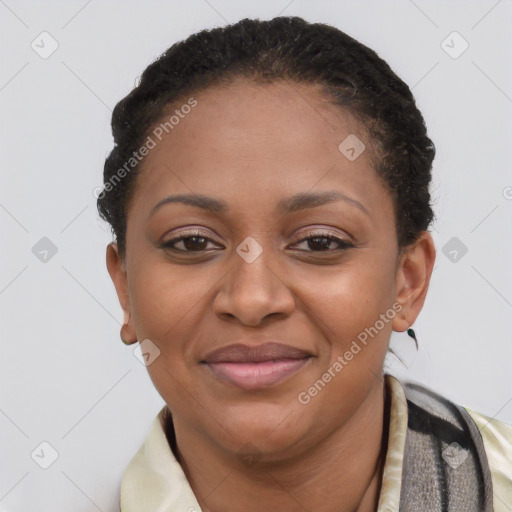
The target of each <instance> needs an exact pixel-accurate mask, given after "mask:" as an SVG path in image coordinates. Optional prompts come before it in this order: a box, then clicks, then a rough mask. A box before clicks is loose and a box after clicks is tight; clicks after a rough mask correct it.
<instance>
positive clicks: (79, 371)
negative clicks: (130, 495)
mask: <svg viewBox="0 0 512 512" xmlns="http://www.w3.org/2000/svg"><path fill="white" fill-rule="evenodd" d="M278 14H282V15H298V16H302V17H304V18H305V19H307V20H308V21H322V22H327V23H331V24H333V25H335V26H337V27H338V28H340V29H342V30H344V31H346V32H347V33H348V34H350V35H352V36H353V37H355V38H356V39H358V40H360V41H361V42H362V43H364V44H366V45H368V46H370V47H371V48H373V49H375V50H376V51H377V52H378V53H379V54H380V55H381V57H383V58H384V59H385V60H387V62H388V63H389V64H390V65H391V67H392V68H393V69H394V70H395V71H396V72H397V74H398V75H399V76H401V78H402V79H403V80H405V81H406V82H407V83H408V84H409V86H410V87H412V89H413V93H414V94H415V97H416V98H417V102H418V105H419V107H420V109H421V111H422V112H423V114H424V117H425V119H426V123H427V127H428V130H429V135H430V136H431V138H432V139H433V140H434V142H435V144H436V146H437V151H438V152H437V156H436V159H435V165H434V185H433V189H432V191H433V197H434V200H435V211H436V214H437V221H436V223H435V224H434V226H433V228H432V232H433V235H434V238H435V241H436V244H437V249H438V257H437V263H436V267H435V271H434V273H433V276H432V282H431V288H430V291H429V295H428V298H427V301H426V305H425V307H424V310H423V312H422V314H421V316H420V318H419V319H418V321H417V322H416V324H415V325H414V327H415V329H416V332H417V335H418V338H419V342H420V351H419V352H418V353H416V352H415V351H414V350H413V343H412V341H411V340H410V338H408V337H407V335H406V334H405V333H404V334H394V335H393V339H392V346H393V347H394V348H395V349H396V350H397V351H398V352H399V353H400V354H401V355H402V357H403V359H404V360H405V362H406V363H407V365H408V367H409V369H405V368H404V367H403V366H402V365H401V364H400V363H398V364H397V362H396V360H395V361H393V360H391V361H390V363H389V365H390V367H391V368H392V369H393V370H394V372H395V373H396V374H398V375H399V376H403V377H408V378H411V379H414V380H417V381H420V382H423V383H425V384H427V385H429V386H430V387H432V388H434V389H436V390H438V391H440V392H442V393H443V394H444V395H446V396H447V397H449V398H451V399H453V400H455V401H456V402H458V403H460V404H462V405H465V406H468V407H471V408H473V409H476V410H478V411H480V412H482V413H484V414H487V415H488V416H492V417H495V418H497V419H500V420H502V421H506V422H508V423H512V386H511V375H512V343H511V341H512V339H511V336H510V318H511V313H512V273H511V272H510V262H511V261H512V242H511V240H512V222H511V219H512V169H511V161H512V156H511V141H512V137H511V136H512V129H511V128H512V121H511V119H512V71H511V70H512V67H511V55H512V52H511V50H512V36H511V31H510V26H511V23H512V3H511V1H507V0H501V1H495V0H492V1H487V0H486V1H483V0H482V1H468V0H465V1H446V0H444V1H425V0H423V1H420V0H415V1H414V2H413V1H411V0H401V1H379V2H377V1H375V2H368V1H358V2H356V1H336V2H335V1H330V2H329V1H318V0H316V1H315V2H312V1H311V2H307V1H300V0H295V1H291V2H290V1H289V0H282V1H277V0H273V1H272V2H270V1H266V0H258V1H252V2H248V1H245V2H234V1H233V2H229V1H226V0H208V1H206V0H190V1H186V2H185V1H168V2H157V1H147V2H143V1H139V2H128V1H124V2H122V1H100V0H92V1H89V2H87V1H80V2H77V1H54V2H50V1H47V2H41V1H37V2H36V1H34V2H28V1H15V0H0V34H1V35H0V38H1V45H0V52H1V63H2V65H1V66H0V105H1V119H2V123H1V134H0V144H1V178H0V179H1V183H0V223H1V240H2V250H1V252H0V258H1V266H0V269H1V274H0V311H1V324H0V325H1V329H0V336H1V360H0V379H1V381H0V429H1V431H0V432H1V441H0V442H1V447H2V452H1V458H0V460H1V463H0V510H2V511H4V512H8V511H33V510H38V511H39V512H46V511H48V512H49V511H51V512H57V511H69V510H73V511H74V512H85V511H93V510H100V511H104V512H107V511H112V512H113V511H116V510H118V507H117V502H118V499H119V496H118V492H119V484H120V479H121V474H122V472H123V470H124V468H125V467H126V465H127V464H128V462H129V460H130V458H131V457H132V456H133V454H134V453H135V451H136V450H137V449H138V448H139V446H140V444H141V443H142V441H143V439H144V437H145V435H146V434H147V432H148V429H149V426H150V424H151V422H152V421H153V419H154V416H155V415H156V413H157V412H158V410H159V409H160V408H161V407H162V405H163V400H162V399H161V398H160V396H159V395H158V394H157V392H156V390H155V389H154V387H153V385H152V383H151V381H150V379H149V377H148V375H147V371H146V368H145V367H144V366H143V365H142V364H141V363H140V362H139V360H137V359H136V358H135V357H134V355H133V349H134V347H133V346H132V347H126V346H124V345H123V344H122V342H121V341H120V339H119V329H120V325H121V320H122V312H121V309H120V307H119V305H118V302H117V296H116V295H115V290H114V287H113V285H112V282H111V280H110V277H109V276H108V273H107V270H106V266H105V247H106V245H107V243H108V242H109V241H110V232H109V228H108V227H107V226H106V225H105V224H104V223H103V221H101V220H100V219H99V217H98V214H97V211H96V203H95V197H94V196H93V190H94V189H95V187H97V186H99V185H100V184H101V181H102V169H103V163H104V159H105V157H106V155H107V154H108V152H109V151H110V150H111V148H112V137H111V134H110V116H111V110H112V108H113V107H114V105H115V104H116V102H117V101H119V100H120V99H121V98H122V97H123V96H124V95H126V94H127V93H128V92H129V91H130V90H131V88H132V87H133V86H134V84H135V80H136V78H137V77H138V76H139V75H140V73H141V72H142V71H143V69H144V68H145V67H146V66H147V65H148V64H149V63H150V62H151V61H152V60H153V59H154V58H156V57H157V56H158V55H159V54H160V53H161V52H163V51H164V50H165V49H167V48H168V47H169V46H170V45H171V44H172V43H174V42H175V41H177V40H180V39H182V38H184V37H186V36H187V35H189V34H190V33H192V32H195V31H197V30H199V29H202V28H208V27H213V26H217V25H223V24H225V23H226V22H235V21H238V20H239V19H241V18H243V17H260V18H262V19H269V18H272V17H274V16H276V15H278ZM43 31H47V32H49V33H50V34H51V36H52V37H53V38H55V40H56V41H57V42H58V44H59V47H58V49H57V50H56V51H55V53H53V54H52V55H51V56H50V57H49V58H47V59H42V58H41V57H40V56H39V55H38V54H37V53H36V52H35V51H34V50H33V49H32V48H31V42H32V41H33V40H35V39H36V42H37V37H38V36H39V34H40V33H41V32H43ZM453 31H457V32H459V33H460V35H461V36H462V37H463V38H464V39H465V40H466V41H467V42H468V43H469V48H468V49H467V50H466V51H465V52H464V53H463V54H462V55H460V56H459V57H458V58H452V57H450V56H449V55H448V54H447V53H446V52H445V50H444V49H443V48H442V46H441V43H442V41H443V40H445V38H446V37H447V36H448V35H449V34H451V33H452V32H453ZM449 41H450V40H448V44H450V45H451V46H453V47H454V50H452V51H456V50H457V49H458V48H460V41H457V40H455V41H454V42H453V43H450V42H449ZM458 45H459V46H458ZM47 48H48V46H47ZM42 237H48V238H49V239H50V240H51V241H52V242H53V243H54V244H55V246H56V247H57V249H58V251H57V253H56V254H55V255H54V256H53V257H51V258H49V260H48V261H47V262H46V263H43V262H42V261H40V260H39V259H38V258H37V257H36V256H35V255H34V254H33V252H32V248H33V246H34V245H35V244H36V243H37V242H38V241H39V240H40V239H41V238H42ZM452 237H457V238H458V239H459V240H460V241H461V242H463V243H464V244H465V245H466V246H467V248H468V252H467V254H465V255H464V256H462V257H460V253H459V259H458V261H456V262H453V261H451V260H450V259H449V258H448V257H447V256H446V255H445V254H443V252H442V248H443V247H444V246H445V244H447V243H448V241H449V240H450V239H451V238H452ZM43 441H46V442H48V443H50V445H51V446H53V447H54V449H55V450H56V451H57V452H58V454H59V456H58V458H57V460H56V461H55V462H54V463H53V464H52V465H51V466H50V467H49V468H48V469H42V468H41V467H40V466H39V465H38V464H37V463H36V462H35V461H34V460H33V459H32V458H31V453H32V452H33V451H34V450H36V449H37V450H39V451H37V450H36V453H39V455H40V457H39V460H40V461H42V460H43V459H44V458H45V457H49V456H50V455H49V454H50V453H51V452H50V450H49V449H48V448H45V447H44V445H43V447H42V448H41V447H40V443H41V442H43ZM41 449H42V450H43V451H42V452H41ZM35 458H36V459H37V457H35ZM43 462H44V461H43Z"/></svg>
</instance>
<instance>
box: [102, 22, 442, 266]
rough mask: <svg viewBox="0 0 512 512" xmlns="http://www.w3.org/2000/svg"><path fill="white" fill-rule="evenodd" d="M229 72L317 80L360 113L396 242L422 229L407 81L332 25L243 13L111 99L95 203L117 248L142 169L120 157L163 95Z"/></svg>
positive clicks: (157, 110) (155, 114)
mask: <svg viewBox="0 0 512 512" xmlns="http://www.w3.org/2000/svg"><path fill="white" fill-rule="evenodd" d="M236 78H245V79H249V80H251V81H254V82H276V81H278V80H289V81H293V82H296V83H301V84H319V85H321V86H323V89H324V90H325V93H326V97H328V98H329V99H330V100H332V102H333V103H335V104H337V105H339V106H341V107H345V108H348V109H349V111H350V112H351V113H352V114H353V115H354V116H355V117H356V118H357V119H358V120H359V121H361V123H362V125H363V127H364V128H365V129H366V131H367V133H368V135H369V136H370V138H371V141H370V142H371V145H372V147H375V148H377V151H376V152H375V153H374V154H375V155H378V158H377V159H376V161H375V163H374V167H375V170H376V171H377V174H378V176H380V178H381V179H382V181H383V183H384V184H385V185H386V186H387V188H388V190H389V191H390V193H391V195H392V197H393V204H394V210H395V220H396V231H397V240H398V246H399V248H404V247H406V246H408V245H409V244H411V243H413V242H414V241H415V240H416V239H417V238H418V236H419V235H420V233H421V231H424V230H427V228H428V226H429V225H430V223H431V221H432V219H433V217H434V214H433V211H432V208H431V205H430V192H429V186H430V181H431V169H432V161H433V159H434V156H435V146H434V143H433V142H432V141H431V140H430V138H429V137H428V136H427V130H426V126H425V122H424V119H423V117H422V115H421V113H420V111H419V110H418V108H417V107H416V103H415V100H414V97H413V95H412V93H411V91H410V89H409V87H408V86H407V85H406V84H405V83H404V82H403V81H402V80H401V79H400V78H399V77H398V76H397V75H396V74H395V73H394V72H393V71H392V70H391V68H390V67H389V65H388V64H387V63H386V62H385V61H384V60H382V59H381V58H380V57H379V56H378V55H377V53H376V52H375V51H373V50H371V49H370V48H368V47H366V46H365V45H363V44H361V43H360V42H358V41H356V40H355V39H353V38H352V37H350V36H348V35H347V34H345V33H344V32H342V31H341V30H339V29H337V28H335V27H333V26H330V25H328V24H324V23H308V22H307V21H305V20H304V19H302V18H299V17H296V16H293V17H286V16H282V17H276V18H274V19H271V20H268V21H262V20H257V19H248V18H245V19H242V20H240V21H239V22H237V23H234V24H231V25H227V26H225V27H220V28H214V29H210V30H202V31H200V32H198V33H196V34H193V35H191V36H189V37H188V38H187V39H185V40H184V41H180V42H178V43H175V44H173V45H172V46H171V47H170V48H169V49H168V50H166V51H165V52H164V53H163V54H162V55H160V56H159V57H158V58H157V59H156V60H155V61H153V62H152V63H151V64H150V65H149V66H148V67H147V68H146V69H145V70H144V72H143V73H142V75H141V77H140V81H139V83H138V85H137V86H136V87H135V88H134V89H133V90H132V91H131V92H130V93H129V94H128V95H127V96H126V97H124V98H123V99H122V100H121V101H119V103H118V104H117V105H116V106H115V108H114V111H113V114H112V133H113V136H114V148H113V149H112V151H111V152H110V154H109V155H108V157H107V158H106V161H105V166H104V174H103V177H104V185H105V187H104V189H103V190H102V191H101V193H100V194H99V195H98V200H97V206H98V211H99V214H100V216H101V218H102V219H103V220H105V221H107V222H108V223H109V224H110V225H111V229H112V234H113V236H114V237H115V241H116V242H117V245H118V249H119V252H120V255H121V256H122V257H123V258H124V257H125V250H126V218H127V212H128V205H129V202H130V199H131V197H132V195H133V191H134V185H135V178H136V176H137V171H140V170H141V164H140V163H137V164H136V165H134V167H133V170H132V171H131V172H126V162H127V161H129V160H130V158H133V153H134V151H135V150H136V149H137V148H139V147H140V146H141V144H142V142H143V141H144V140H145V139H146V137H147V134H148V133H149V131H150V130H151V129H152V128H153V126H155V124H156V123H157V122H158V121H159V120H160V119H161V118H162V117H163V115H164V114H165V112H167V110H168V108H169V107H170V105H173V104H177V102H178V101H179V100H183V98H185V97H187V96H190V95H191V94H192V93H193V92H194V91H196V92H197V91H200V90H204V89H206V88H208V87H210V86H213V85H222V84H229V83H230V82H232V81H233V80H234V79H236ZM123 165H124V169H125V172H123V173H122V176H123V178H122V179H119V176H120V174H121V173H120V172H119V171H120V170H121V169H122V168H123ZM116 173H117V176H115V175H116ZM115 178H117V180H116V181H117V182H115V180H114V179H115Z"/></svg>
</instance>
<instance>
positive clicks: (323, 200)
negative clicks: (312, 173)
mask: <svg viewBox="0 0 512 512" xmlns="http://www.w3.org/2000/svg"><path fill="white" fill-rule="evenodd" d="M335 201H345V202H348V203H350V204H352V205H353V206H356V207H357V208H359V209H360V210H361V211H362V212H364V213H366V215H369V213H368V210H367V209H366V208H365V207H364V206H363V205H362V204H361V203H360V202H359V201H357V200H356V199H353V198H351V197H349V196H347V195H345V194H343V193H341V192H338V191H334V190H331V191H325V192H299V193H298V194H295V195H293V196H292V197H289V198H287V199H281V201H279V202H278V204H277V208H278V210H279V211H280V212H282V213H293V212H296V211H299V210H305V209H307V208H315V207H318V206H322V205H324V204H328V203H332V202H335ZM168 203H183V204H186V205H189V206H195V207H197V208H201V209H203V210H209V211H211V212H214V213H224V212H227V211H229V206H228V204H227V203H226V202H225V201H223V200H222V199H218V198H215V197H209V196H203V195H196V194H178V195H173V196H168V197H165V198H164V199H162V200H161V201H159V202H158V203H157V204H156V205H155V206H154V207H153V208H152V210H151V212H150V216H151V215H153V213H155V211H156V210H158V209H159V208H160V207H161V206H163V205H164V204H168Z"/></svg>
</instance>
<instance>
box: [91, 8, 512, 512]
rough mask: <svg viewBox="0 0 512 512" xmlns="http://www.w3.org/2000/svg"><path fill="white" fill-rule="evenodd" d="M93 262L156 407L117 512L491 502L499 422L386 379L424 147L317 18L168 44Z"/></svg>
mask: <svg viewBox="0 0 512 512" xmlns="http://www.w3.org/2000/svg"><path fill="white" fill-rule="evenodd" d="M112 130H113V134H114V138H115V147H114V149H113V150H112V152H111V154H110V155H109V157H108V158H107V160H106V163H105V169H104V181H105V186H104V190H103V191H102V193H101V194H100V196H99V198H98V208H99V211H100V214H101V215H102V217H103V218H104V219H105V220H107V221H108V222H109V223H110V224H111V226H112V231H113V234H114V236H115V242H113V243H111V244H109V246H108V247H107V267H108V271H109V273H110V276H111V277H112V280H113V282H114V285H115V287H116V291H117V294H118V297H119V301H120V304H121V306H122V308H123V311H124V314H125V319H124V325H123V327H122V330H121V338H122V339H123V341H124V342H125V343H127V344H131V343H135V342H137V341H140V344H141V351H142V354H143V356H144V362H145V363H146V365H147V369H148V372H149V375H150V377H151V379H152V381H153V383H154V385H155V387H156V389H157V390H158V392H159V393H160V395H161V396H162V398H163V399H164V400H165V402H166V406H165V407H164V408H163V409H162V410H161V411H160V413H159V414H158V416H157V418H156V419H155V420H154V423H153V425H152V428H151V431H150V432H149V434H148V437H147V439H146V440H145V442H144V445H143V446H142V447H141V449H140V450H139V451H138V452H137V454H136V455H135V456H134V458H133V459H132V461H131V463H130V465H129V466H128V468H127V469H126V472H125V473H124V475H123V480H122V485H121V498H120V506H121V510H122V512H141V511H142V510H144V511H147V512H150V511H161V512H163V511H169V512H170V511H188V512H192V511H199V510H201V511H203V512H209V511H217V512H232V511H233V512H234V511H237V512H238V511H242V510H243V511H268V510H286V511H303V510H312V511H325V512H330V511H333V512H334V511H340V510H343V511H358V512H370V511H376V510H377V511H379V512H384V511H386V512H387V511H397V510H400V511H422V512H425V511H429V512H437V511H440V512H441V511H448V510H449V511H464V512H468V511H492V510H494V511H495V512H498V511H505V510H510V508H509V507H510V506H511V504H512V491H511V487H512V483H511V480H512V476H511V475H512V469H511V468H512V448H511V439H512V427H511V426H509V425H506V424H503V423H501V422H498V421H495V420H491V418H487V417H485V416H483V415H481V414H478V413H476V412H474V411H468V410H466V409H464V408H462V407H460V406H458V405H456V404H452V403H450V402H449V401H447V400H446V399H444V398H443V397H440V396H438V395H437V394H435V393H433V392H431V391H430V390H427V389H425V388H422V387H420V386H412V385H405V384H401V383H400V382H399V381H398V380H397V379H395V378H394V377H392V376H391V375H387V374H384V370H383V365H384V357H385V355H386V352H387V351H388V344H389V340H390V336H391V333H392V331H405V330H408V332H409V334H410V335H411V336H412V337H413V338H414V341H416V338H415V335H414V331H412V329H411V325H412V324H413V323H414V321H415V319H416V318H417V316H418V314H419V313H420V310H421V308H422V306H423V303H424V300H425V296H426V293H427V289H428V285H429V281H430V275H431V272H432V269H433V265H434V260H435V248H434V243H433V240H432V237H431V235H430V233H429V232H428V227H429V225H430V222H431V220H432V218H433V212H432V209H431V206H430V194H429V184H430V180H431V165H432V160H433V158H434V154H435V147H434V144H433V143H432V141H431V140H430V139H429V138H428V136H427V133H426V128H425V125H424V121H423V118H422V115H421V113H420V112H419V111H418V109H417V108H416V105H415V101H414V98H413V96H412V94H411V92H410V90H409V88H408V87H407V85H406V84H404V82H402V81H401V80H400V79H399V78H398V77H397V76H396V75H395V74H394V73H393V71H392V70H391V69H390V68H389V66H388V65H387V64H386V63H385V62H384V61H383V60H382V59H380V58H379V57H378V56H377V54H376V53H375V52H373V51H372V50H370V49H369V48H367V47H365V46H363V45H362V44H360V43H359V42H357V41H355V40H354V39H352V38H350V37H349V36H347V35H346V34H344V33H343V32H341V31H339V30H337V29H335V28H334V27H331V26H328V25H325V24H310V23H307V22H305V21H304V20H302V19H301V18H297V17H280V18H275V19H273V20H271V21H257V20H249V19H244V20H242V21H240V22H238V23H236V24H233V25H230V26H227V27H224V28H217V29H213V30H209V31H202V32H199V33H197V34H194V35H192V36H190V37H189V38H188V39H187V40H185V41H183V42H180V43H177V44H175V45H173V46H172V47H171V48H170V49H169V50H167V51H166V52H165V53H164V54H163V55H162V56H161V57H160V58H159V59H157V60H156V61H155V62H153V63H152V64H150V65H149V66H148V68H147V69H146V70H145V71H144V73H143V75H142V77H141V80H140V83H139V84H138V85H137V87H136V88H135V89H134V90H133V91H132V92H131V93H130V94H129V95H128V96H127V97H126V98H124V99H123V100H121V101H120V102H119V103H118V105H117V106H116V108H115V110H114V113H113V117H112Z"/></svg>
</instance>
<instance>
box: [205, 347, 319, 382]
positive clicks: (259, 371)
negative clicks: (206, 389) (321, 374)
mask: <svg viewBox="0 0 512 512" xmlns="http://www.w3.org/2000/svg"><path fill="white" fill-rule="evenodd" d="M311 357H312V354H311V353H309V352H306V351H304V350H301V349H298V348H295V347H291V346H289V345H284V344H282V343H276V342H268V343H263V344H260V345H256V346H248V345H244V344H240V343H238V344H234V345H228V346H226V347H222V348H220V349H217V350H214V351H212V352H210V353H208V354H207V355H206V356H205V357H204V359H203V360H202V361H201V363H202V364H203V365H205V366H206V367H207V368H208V369H209V370H210V371H211V372H212V373H213V375H214V376H215V377H217V378H219V379H220V380H222V381H224V382H229V383H231V384H233V385H235V386H237V387H239V388H241V389H245V390H254V389H263V388H267V387H270V386H273V385H276V384H278V383H280V382H282V381H284V380H286V379H288V378H289V377H291V376H292V375H294V374H295V373H297V372H298V371H299V370H301V369H302V368H303V367H304V366H305V365H306V364H307V363H308V361H309V360H310V359H311Z"/></svg>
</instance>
